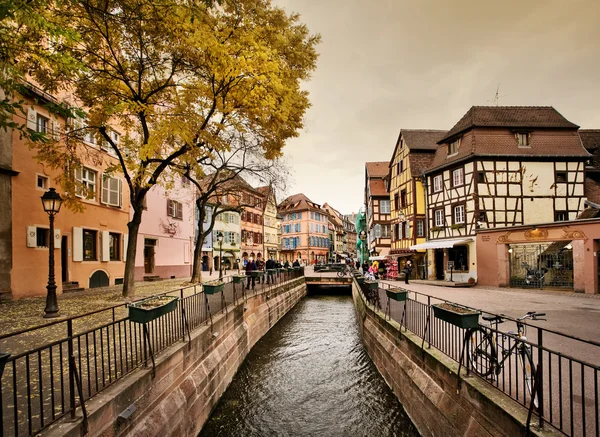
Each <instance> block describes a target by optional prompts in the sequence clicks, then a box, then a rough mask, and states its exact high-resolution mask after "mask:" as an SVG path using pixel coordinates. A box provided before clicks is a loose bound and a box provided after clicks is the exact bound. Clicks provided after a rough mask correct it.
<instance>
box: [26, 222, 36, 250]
mask: <svg viewBox="0 0 600 437" xmlns="http://www.w3.org/2000/svg"><path fill="white" fill-rule="evenodd" d="M27 247H37V228H36V227H35V226H27Z"/></svg>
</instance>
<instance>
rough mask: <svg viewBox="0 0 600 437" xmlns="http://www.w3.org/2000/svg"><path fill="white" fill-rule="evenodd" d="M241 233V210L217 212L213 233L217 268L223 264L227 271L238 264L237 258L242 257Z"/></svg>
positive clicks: (214, 257)
mask: <svg viewBox="0 0 600 437" xmlns="http://www.w3.org/2000/svg"><path fill="white" fill-rule="evenodd" d="M219 233H222V234H223V242H222V243H219V241H218V240H217V237H218V235H219ZM240 234H241V219H240V213H239V212H236V211H227V212H221V213H218V212H217V216H216V218H215V225H214V227H213V230H212V234H211V240H212V243H213V249H212V250H213V265H214V268H215V270H219V268H221V265H222V268H223V271H224V272H226V271H227V270H229V269H232V268H233V267H234V266H235V265H236V263H237V262H236V260H237V259H239V257H240V243H241V235H240ZM221 256H222V258H221ZM221 259H222V261H221ZM221 262H222V264H221Z"/></svg>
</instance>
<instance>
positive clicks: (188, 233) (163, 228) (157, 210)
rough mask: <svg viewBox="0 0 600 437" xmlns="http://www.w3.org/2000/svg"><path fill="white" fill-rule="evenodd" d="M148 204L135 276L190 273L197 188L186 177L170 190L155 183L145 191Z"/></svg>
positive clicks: (136, 277) (175, 182)
mask: <svg viewBox="0 0 600 437" xmlns="http://www.w3.org/2000/svg"><path fill="white" fill-rule="evenodd" d="M146 205H147V209H146V210H145V211H144V213H143V215H142V223H141V224H140V231H139V234H138V241H137V252H136V259H135V280H136V281H141V280H143V279H144V276H160V277H161V278H170V277H186V276H190V275H191V273H192V256H193V242H194V236H195V231H194V224H195V208H196V205H195V190H194V188H193V187H192V186H191V185H189V184H185V183H184V182H183V180H176V181H174V187H173V188H172V189H170V190H168V191H167V190H165V189H164V188H163V187H161V186H158V185H156V186H154V187H153V188H152V189H151V190H150V191H149V192H148V194H147V195H146ZM174 205H176V206H174ZM179 208H182V211H181V213H179V212H178V210H179Z"/></svg>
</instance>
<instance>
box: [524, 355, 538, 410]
mask: <svg viewBox="0 0 600 437" xmlns="http://www.w3.org/2000/svg"><path fill="white" fill-rule="evenodd" d="M519 356H520V357H521V363H522V364H523V377H524V379H525V387H527V392H528V393H529V396H533V405H534V406H535V408H536V409H537V408H538V406H539V402H538V397H537V393H535V395H534V394H533V385H534V384H533V382H534V378H535V373H536V368H535V364H533V358H532V357H531V351H530V350H529V347H527V345H525V344H523V345H522V348H521V353H520V354H519Z"/></svg>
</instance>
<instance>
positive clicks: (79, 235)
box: [73, 228, 83, 261]
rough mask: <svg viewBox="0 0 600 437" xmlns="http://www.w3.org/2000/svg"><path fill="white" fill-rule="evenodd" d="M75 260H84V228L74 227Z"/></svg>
mask: <svg viewBox="0 0 600 437" xmlns="http://www.w3.org/2000/svg"><path fill="white" fill-rule="evenodd" d="M73 261H83V229H82V228H73Z"/></svg>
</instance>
